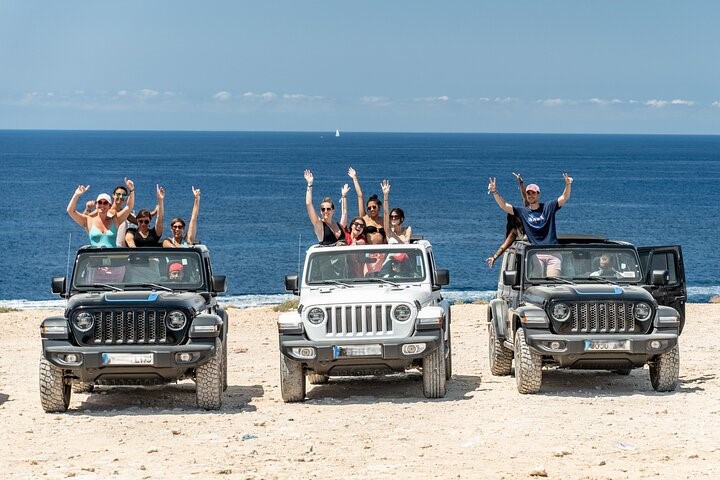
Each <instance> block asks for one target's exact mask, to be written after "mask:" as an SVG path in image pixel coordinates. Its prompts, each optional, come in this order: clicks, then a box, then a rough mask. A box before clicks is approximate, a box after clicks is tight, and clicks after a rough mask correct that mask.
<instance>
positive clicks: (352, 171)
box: [348, 167, 357, 180]
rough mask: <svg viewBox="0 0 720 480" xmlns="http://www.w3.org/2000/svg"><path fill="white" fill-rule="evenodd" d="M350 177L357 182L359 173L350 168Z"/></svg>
mask: <svg viewBox="0 0 720 480" xmlns="http://www.w3.org/2000/svg"><path fill="white" fill-rule="evenodd" d="M348 176H349V177H350V178H352V179H353V180H355V179H356V178H357V173H356V172H355V169H354V168H352V167H350V168H348Z"/></svg>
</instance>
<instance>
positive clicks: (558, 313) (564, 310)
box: [552, 303, 570, 322]
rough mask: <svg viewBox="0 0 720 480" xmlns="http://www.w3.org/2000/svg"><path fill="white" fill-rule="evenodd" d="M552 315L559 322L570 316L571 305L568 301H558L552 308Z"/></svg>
mask: <svg viewBox="0 0 720 480" xmlns="http://www.w3.org/2000/svg"><path fill="white" fill-rule="evenodd" d="M552 317H553V318H554V319H555V320H557V321H558V322H564V321H566V320H567V319H568V318H570V306H569V305H568V304H567V303H556V304H555V305H554V306H553V308H552Z"/></svg>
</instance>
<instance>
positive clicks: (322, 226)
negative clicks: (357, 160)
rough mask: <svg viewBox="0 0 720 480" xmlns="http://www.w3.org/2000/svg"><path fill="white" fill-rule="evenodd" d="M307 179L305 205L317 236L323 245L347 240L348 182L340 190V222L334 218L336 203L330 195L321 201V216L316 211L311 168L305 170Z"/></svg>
mask: <svg viewBox="0 0 720 480" xmlns="http://www.w3.org/2000/svg"><path fill="white" fill-rule="evenodd" d="M305 180H306V181H307V191H306V193H305V206H306V207H307V212H308V217H310V222H311V223H312V225H313V230H314V231H315V236H316V237H317V239H318V242H319V243H320V244H321V245H335V244H336V243H337V242H340V241H342V242H344V241H345V224H346V223H347V207H346V205H347V193H348V191H350V187H349V186H348V184H347V183H346V184H345V185H343V187H342V189H341V190H340V194H341V195H342V196H341V197H340V204H341V209H342V210H341V212H342V213H341V215H340V222H336V221H334V220H333V215H334V214H335V204H333V201H332V199H331V198H330V197H325V198H324V199H323V201H322V202H320V216H318V214H317V212H316V211H315V207H313V204H312V187H313V174H312V172H311V171H310V170H305Z"/></svg>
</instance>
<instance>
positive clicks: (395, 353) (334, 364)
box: [280, 329, 443, 373]
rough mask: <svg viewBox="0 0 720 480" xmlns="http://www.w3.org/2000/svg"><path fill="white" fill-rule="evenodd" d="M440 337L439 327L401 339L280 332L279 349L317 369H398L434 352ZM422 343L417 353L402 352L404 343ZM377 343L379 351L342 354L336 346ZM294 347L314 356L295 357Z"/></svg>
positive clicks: (317, 370) (317, 371) (441, 333)
mask: <svg viewBox="0 0 720 480" xmlns="http://www.w3.org/2000/svg"><path fill="white" fill-rule="evenodd" d="M442 341H443V331H442V330H439V329H438V330H424V331H422V332H421V333H420V334H419V335H414V336H411V337H407V338H403V339H392V340H390V339H383V338H363V339H357V338H354V339H347V340H343V339H335V340H331V341H323V342H317V341H311V340H308V339H307V338H305V337H304V336H303V335H287V334H281V335H280V352H281V353H282V354H283V355H285V356H286V357H288V358H291V359H293V360H295V361H298V362H302V363H303V364H304V365H305V366H306V367H308V368H309V369H311V370H314V371H315V372H316V373H329V372H331V371H332V370H333V369H338V368H341V367H342V369H343V371H345V372H346V373H347V371H351V370H352V367H357V368H358V369H359V370H363V367H370V368H375V367H377V369H381V368H384V369H388V370H395V371H401V370H404V369H405V368H406V367H407V366H408V365H410V364H411V363H413V361H414V360H417V359H421V358H424V357H426V356H428V355H430V354H431V353H433V352H435V351H436V350H437V349H438V347H439V346H440V342H442ZM409 344H425V349H424V350H423V351H422V352H420V353H403V351H402V348H403V345H409ZM364 345H380V349H381V353H380V354H379V355H367V356H366V355H362V356H342V357H338V356H336V355H337V349H336V347H337V346H364ZM296 348H312V349H314V351H315V357H314V358H303V357H298V356H297V355H295V354H294V353H293V349H296Z"/></svg>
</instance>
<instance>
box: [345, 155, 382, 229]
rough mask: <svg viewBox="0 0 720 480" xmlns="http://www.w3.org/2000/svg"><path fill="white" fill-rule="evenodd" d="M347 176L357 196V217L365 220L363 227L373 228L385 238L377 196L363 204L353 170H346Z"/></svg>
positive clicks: (358, 183)
mask: <svg viewBox="0 0 720 480" xmlns="http://www.w3.org/2000/svg"><path fill="white" fill-rule="evenodd" d="M348 176H349V177H350V178H352V181H353V185H354V186H355V193H356V194H357V201H358V216H360V217H362V218H363V220H365V227H366V228H369V227H374V228H375V229H376V230H377V231H378V232H380V233H381V234H382V236H383V237H385V236H386V233H385V225H384V223H383V217H381V216H380V209H381V208H382V202H381V201H380V199H379V198H378V196H377V195H375V194H372V195H371V196H370V198H368V200H367V203H365V197H364V195H363V191H362V188H361V187H360V180H359V179H358V176H357V172H356V171H355V169H354V168H352V167H350V168H349V169H348Z"/></svg>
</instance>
